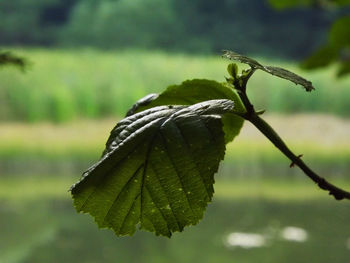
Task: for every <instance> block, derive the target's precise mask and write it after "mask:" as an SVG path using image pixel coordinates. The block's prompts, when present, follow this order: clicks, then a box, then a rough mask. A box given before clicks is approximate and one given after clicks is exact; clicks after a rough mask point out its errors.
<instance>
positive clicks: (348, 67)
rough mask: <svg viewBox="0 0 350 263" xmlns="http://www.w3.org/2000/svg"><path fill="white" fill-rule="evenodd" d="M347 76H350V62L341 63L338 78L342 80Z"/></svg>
mask: <svg viewBox="0 0 350 263" xmlns="http://www.w3.org/2000/svg"><path fill="white" fill-rule="evenodd" d="M347 74H350V62H343V63H340V66H339V69H338V72H337V77H339V78H341V77H344V76H345V75H347Z"/></svg>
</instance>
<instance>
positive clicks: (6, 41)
mask: <svg viewBox="0 0 350 263" xmlns="http://www.w3.org/2000/svg"><path fill="white" fill-rule="evenodd" d="M282 2H283V1H282ZM0 17H1V24H0V36H1V38H0V44H1V45H21V46H23V45H36V46H37V45H40V46H43V45H45V46H62V45H63V46H69V47H76V46H78V47H81V46H84V47H86V46H94V47H99V48H103V49H106V48H113V49H114V48H119V49H120V48H130V47H131V48H153V49H163V50H170V51H179V50H180V51H185V52H189V51H190V52H191V53H193V52H197V53H199V52H201V53H209V52H219V51H220V49H221V48H222V45H225V46H224V48H230V47H231V46H232V45H234V48H235V49H236V50H239V51H240V52H246V53H247V52H249V53H258V54H261V55H264V56H269V55H270V56H271V55H272V54H274V55H275V56H276V55H278V56H281V57H288V58H292V59H295V58H302V57H305V56H306V55H307V54H309V53H310V52H311V51H312V50H313V49H315V48H316V47H317V45H318V42H319V41H320V40H322V39H323V35H324V34H325V31H326V29H327V26H328V24H329V23H330V21H332V20H334V18H335V17H336V15H335V14H333V13H329V14H327V15H324V14H323V13H322V12H317V11H314V10H308V11H306V12H305V11H303V10H298V11H295V10H291V11H285V12H284V13H283V14H279V13H278V12H277V11H276V10H273V9H272V8H271V7H270V6H269V5H268V4H267V3H266V2H265V1H261V0H250V1H245V0H224V1H220V2H213V1H211V0H192V1H191V2H188V1H185V0H132V1H128V0H118V1H116V0H46V1H44V0H11V1H0ZM295 17H298V19H295ZM265 18H268V19H265ZM286 28H288V30H286ZM291 35H293V37H292V38H291V37H290V36H291ZM301 42H303V43H305V42H306V43H307V44H306V45H304V44H303V46H302V48H301V47H300V43H301ZM256 43H259V44H258V45H257V44H256ZM282 47H283V48H282Z"/></svg>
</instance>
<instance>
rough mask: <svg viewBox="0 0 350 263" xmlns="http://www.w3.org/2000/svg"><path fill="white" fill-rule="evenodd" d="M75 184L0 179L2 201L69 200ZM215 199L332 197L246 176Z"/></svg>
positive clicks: (294, 183) (311, 187)
mask: <svg viewBox="0 0 350 263" xmlns="http://www.w3.org/2000/svg"><path fill="white" fill-rule="evenodd" d="M73 183H75V179H74V178H73V176H67V175H63V176H60V177H57V176H56V177H52V176H45V175H40V176H38V175H37V176H28V177H15V178H8V177H7V178H0V201H11V202H29V201H35V200H51V199H65V200H69V199H70V192H68V189H69V188H70V186H71V185H72V184H73ZM332 183H334V184H336V185H339V186H341V187H342V188H344V189H350V180H349V179H348V180H342V179H336V180H333V181H332ZM214 186H215V194H214V200H215V199H219V200H221V199H224V200H236V199H241V198H244V199H266V200H279V201H305V200H316V199H323V198H324V199H327V198H328V199H329V198H330V197H329V196H328V195H327V192H325V191H323V190H321V189H319V188H318V187H317V186H316V185H315V184H314V183H313V182H311V181H310V180H309V179H307V178H302V180H295V178H294V179H290V180H286V178H282V179H279V180H278V179H277V180H276V179H271V178H265V179H262V178H260V179H259V178H258V179H252V178H248V179H247V178H245V179H242V178H240V179H237V178H235V179H232V178H231V179H230V180H220V179H218V180H217V182H216V183H215V185H214Z"/></svg>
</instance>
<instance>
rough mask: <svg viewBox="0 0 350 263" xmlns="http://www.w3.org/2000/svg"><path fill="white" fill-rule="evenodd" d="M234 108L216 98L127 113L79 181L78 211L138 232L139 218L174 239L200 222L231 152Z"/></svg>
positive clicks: (75, 194)
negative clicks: (229, 117)
mask: <svg viewBox="0 0 350 263" xmlns="http://www.w3.org/2000/svg"><path fill="white" fill-rule="evenodd" d="M232 111H233V102H232V101H231V100H211V101H206V102H202V103H198V104H194V105H192V106H159V107H154V108H151V109H149V110H145V111H142V112H140V113H136V114H133V115H131V116H129V117H127V118H125V119H123V120H122V121H120V122H119V123H118V124H117V126H116V127H115V128H114V129H113V130H112V133H111V137H110V140H109V143H107V147H106V150H105V152H104V155H103V157H102V158H101V160H100V161H99V162H98V163H97V164H95V165H94V166H92V167H91V168H90V169H88V170H87V171H86V172H85V173H84V174H83V177H82V179H81V180H80V181H79V182H78V183H76V184H75V185H73V186H72V188H71V192H72V196H73V199H74V205H75V208H76V210H77V211H79V212H85V213H90V214H91V215H92V216H93V217H94V218H95V221H96V222H97V224H98V225H99V227H102V228H112V229H113V230H114V232H115V233H116V234H117V235H132V234H133V233H134V232H135V231H136V226H137V225H138V224H139V226H140V228H142V229H145V230H148V231H151V232H155V233H156V235H163V236H168V237H170V236H171V234H172V233H173V232H175V231H182V230H183V228H184V227H185V226H188V225H195V224H197V223H198V221H199V220H200V219H201V218H202V216H203V213H204V210H205V209H206V207H207V204H208V203H209V202H210V201H211V199H212V195H213V192H214V190H213V183H214V174H215V173H216V171H217V169H218V166H219V162H220V161H221V160H222V159H223V157H224V153H225V141H224V133H223V130H222V117H221V116H222V115H223V114H225V113H228V112H232ZM111 138H112V139H111Z"/></svg>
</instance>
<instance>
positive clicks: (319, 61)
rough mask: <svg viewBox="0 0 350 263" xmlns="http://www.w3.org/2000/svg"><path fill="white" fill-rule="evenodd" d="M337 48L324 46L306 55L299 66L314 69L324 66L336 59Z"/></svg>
mask: <svg viewBox="0 0 350 263" xmlns="http://www.w3.org/2000/svg"><path fill="white" fill-rule="evenodd" d="M337 53H338V51H337V49H335V48H334V47H332V46H329V45H327V46H324V47H322V48H320V49H319V50H317V51H316V52H315V53H313V54H312V55H311V56H310V57H308V58H307V59H306V60H305V61H303V63H302V64H301V67H302V68H304V69H316V68H320V67H325V66H328V65H329V64H331V63H332V62H333V61H335V60H336V59H337Z"/></svg>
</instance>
